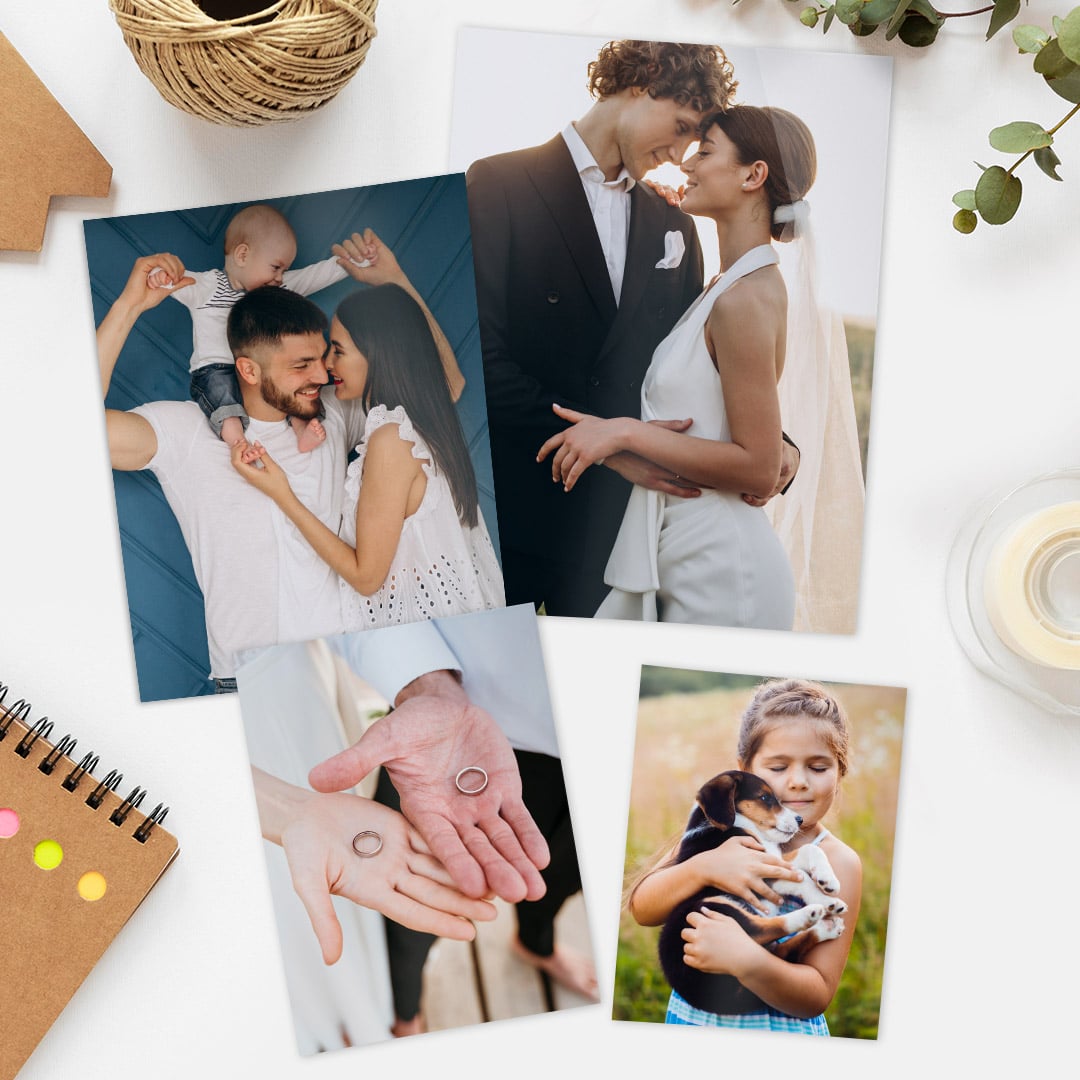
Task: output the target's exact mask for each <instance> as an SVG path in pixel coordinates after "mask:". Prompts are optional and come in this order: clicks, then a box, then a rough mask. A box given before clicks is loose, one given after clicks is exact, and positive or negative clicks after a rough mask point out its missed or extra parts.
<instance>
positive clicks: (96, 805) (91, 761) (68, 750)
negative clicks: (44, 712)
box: [0, 683, 169, 844]
mask: <svg viewBox="0 0 1080 1080" xmlns="http://www.w3.org/2000/svg"><path fill="white" fill-rule="evenodd" d="M7 693H8V687H7V686H6V685H4V684H3V683H0V742H3V741H4V739H5V738H7V735H8V732H9V731H10V729H11V726H12V725H13V724H14V723H16V722H18V723H19V724H21V725H22V726H23V727H25V728H26V733H25V734H24V735H23V737H22V738H21V739H20V740H19V741H18V743H16V744H15V746H13V747H12V749H13V750H14V751H15V753H16V754H18V755H19V757H21V758H26V757H29V755H30V751H31V750H33V748H34V744H35V743H37V741H38V740H39V739H40V740H42V741H43V742H44V743H45V744H46V745H48V746H49V752H48V753H47V754H46V755H45V757H44V758H42V760H41V761H40V763H39V764H38V769H39V770H40V771H41V772H43V773H44V774H45V775H46V776H52V774H53V771H54V770H55V769H56V766H57V765H58V764H59V763H60V760H61V759H62V758H67V759H68V760H70V761H73V760H74V759H73V758H72V756H71V755H72V754H73V753H74V751H75V746H76V744H77V742H78V740H77V739H75V738H73V737H72V736H71V735H65V736H64V737H63V738H62V739H61V740H60V741H59V742H58V743H55V744H53V743H51V742H50V741H49V735H50V734H51V733H52V729H53V722H52V721H51V720H50V719H49V718H48V717H47V716H43V717H41V719H39V720H38V721H37V722H36V723H33V724H31V723H30V713H31V711H32V709H33V706H32V705H31V704H30V702H29V701H27V700H26V699H25V698H19V700H18V701H16V702H15V704H14V705H12V706H10V707H8V706H6V705H5V704H4V701H5V699H6V698H7ZM99 760H100V759H99V757H98V755H97V754H95V753H94V752H93V751H91V752H90V753H88V754H84V755H83V757H82V759H81V760H80V761H79V763H78V764H77V765H74V764H73V766H72V768H71V770H70V771H69V772H68V773H67V775H66V776H65V777H64V779H63V780H62V781H61V782H60V786H61V787H62V788H63V789H64V790H65V791H70V792H72V793H74V792H76V791H77V790H78V787H79V785H80V784H81V783H82V781H83V780H84V779H85V778H86V777H90V779H91V780H93V779H94V770H95V769H96V768H97V767H98V763H99ZM123 779H124V774H123V773H121V772H117V771H116V769H110V770H109V772H108V773H106V774H105V779H104V780H99V781H97V784H96V785H95V787H94V789H93V791H91V792H90V794H89V795H88V796H87V797H86V805H87V806H89V807H90V809H92V810H98V809H100V808H101V804H102V803H103V802H104V801H105V795H106V793H107V792H115V791H116V790H117V788H119V787H120V784H121V782H122V781H123ZM145 797H146V791H145V790H144V789H143V788H140V787H135V788H132V790H131V792H130V793H129V794H128V796H127V798H125V799H124V800H123V801H122V802H121V803H120V805H119V806H118V807H117V808H116V809H115V810H113V812H112V813H111V814H110V815H109V820H110V821H111V822H112V823H113V824H114V825H116V826H117V827H119V826H122V825H123V824H124V822H125V821H126V820H127V818H128V815H129V814H130V813H131V811H132V810H135V809H138V807H139V805H140V804H141V803H142V801H143V799H144V798H145ZM168 812H169V808H168V807H167V806H165V805H164V804H163V803H158V804H157V806H155V807H154V809H153V810H151V811H150V813H149V814H148V815H147V816H146V817H145V818H144V820H143V822H142V824H140V825H139V826H138V828H136V829H135V831H134V832H133V833H132V834H131V835H132V836H133V837H134V838H135V839H136V840H137V841H138V842H139V843H140V844H145V843H146V841H147V839H148V838H149V836H150V834H151V833H152V832H153V831H154V826H155V825H160V824H161V823H162V822H163V821H164V820H165V815H166V814H168Z"/></svg>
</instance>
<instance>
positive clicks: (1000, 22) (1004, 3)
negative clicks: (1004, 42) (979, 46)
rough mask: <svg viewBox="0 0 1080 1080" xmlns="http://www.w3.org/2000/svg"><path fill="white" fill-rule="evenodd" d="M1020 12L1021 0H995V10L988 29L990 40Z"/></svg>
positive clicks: (987, 36) (987, 33)
mask: <svg viewBox="0 0 1080 1080" xmlns="http://www.w3.org/2000/svg"><path fill="white" fill-rule="evenodd" d="M1019 14H1020V0H994V10H993V12H992V13H991V15H990V26H989V28H988V29H987V31H986V40H987V41H989V40H990V39H991V38H992V37H993V36H994V35H995V34H996V33H997V32H998V31H999V30H1000V29H1001V28H1002V27H1003V26H1004V25H1005V24H1006V23H1011V22H1012V21H1013V19H1015V18H1016V16H1017V15H1019Z"/></svg>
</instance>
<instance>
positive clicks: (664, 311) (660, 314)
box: [656, 307, 667, 319]
mask: <svg viewBox="0 0 1080 1080" xmlns="http://www.w3.org/2000/svg"><path fill="white" fill-rule="evenodd" d="M666 314H667V308H663V307H662V308H661V309H660V310H659V311H658V312H657V313H656V317H657V318H658V319H662V318H663V317H664V316H665V315H666Z"/></svg>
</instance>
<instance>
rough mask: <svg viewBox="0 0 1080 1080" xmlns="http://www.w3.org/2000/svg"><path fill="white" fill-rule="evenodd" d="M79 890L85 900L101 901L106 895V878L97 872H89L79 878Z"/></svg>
mask: <svg viewBox="0 0 1080 1080" xmlns="http://www.w3.org/2000/svg"><path fill="white" fill-rule="evenodd" d="M78 889H79V895H80V896H81V897H82V898H83V899H84V900H100V899H101V898H102V897H103V896H104V895H105V878H104V877H102V875H101V874H99V873H98V872H97V871H96V870H89V871H87V873H85V874H83V876H82V877H81V878H79V885H78Z"/></svg>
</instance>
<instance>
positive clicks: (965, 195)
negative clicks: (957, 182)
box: [952, 188, 975, 210]
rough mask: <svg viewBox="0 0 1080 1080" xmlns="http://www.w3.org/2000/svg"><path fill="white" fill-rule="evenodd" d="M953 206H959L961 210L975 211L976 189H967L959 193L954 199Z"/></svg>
mask: <svg viewBox="0 0 1080 1080" xmlns="http://www.w3.org/2000/svg"><path fill="white" fill-rule="evenodd" d="M952 201H953V204H954V205H955V206H959V207H960V209H961V210H974V209H975V189H974V188H965V189H964V190H963V191H958V192H957V193H956V194H955V195H954V196H953V197H952Z"/></svg>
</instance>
